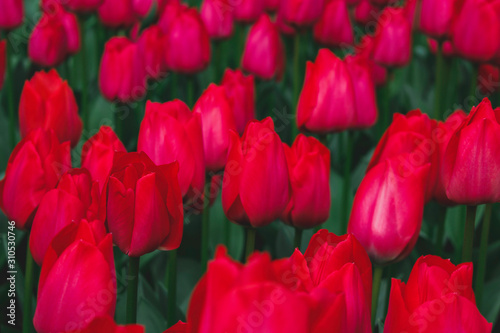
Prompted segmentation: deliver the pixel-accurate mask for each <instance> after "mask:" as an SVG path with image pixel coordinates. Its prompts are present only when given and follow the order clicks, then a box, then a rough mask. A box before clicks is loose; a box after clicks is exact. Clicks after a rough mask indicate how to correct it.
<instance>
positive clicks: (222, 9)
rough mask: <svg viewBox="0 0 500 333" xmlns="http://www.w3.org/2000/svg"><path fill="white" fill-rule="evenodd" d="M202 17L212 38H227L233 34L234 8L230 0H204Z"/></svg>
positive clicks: (201, 11)
mask: <svg viewBox="0 0 500 333" xmlns="http://www.w3.org/2000/svg"><path fill="white" fill-rule="evenodd" d="M200 15H201V19H202V20H203V23H204V24H205V27H206V28H207V31H208V34H209V35H210V38H212V39H226V38H229V37H231V35H232V34H233V26H234V18H233V8H232V6H231V3H230V2H229V0H222V1H221V0H204V1H203V3H202V5H201V10H200Z"/></svg>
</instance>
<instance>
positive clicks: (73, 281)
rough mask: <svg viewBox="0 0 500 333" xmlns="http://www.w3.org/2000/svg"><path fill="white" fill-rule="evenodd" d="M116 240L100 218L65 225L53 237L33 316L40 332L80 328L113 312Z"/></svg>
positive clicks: (114, 301) (43, 267) (39, 284)
mask: <svg viewBox="0 0 500 333" xmlns="http://www.w3.org/2000/svg"><path fill="white" fill-rule="evenodd" d="M111 240H112V238H111V234H106V229H105V228H104V224H103V223H102V222H101V221H93V222H91V223H89V222H87V221H86V220H82V221H80V222H78V223H72V224H70V225H68V226H66V228H64V229H63V230H61V231H60V232H59V233H58V234H57V236H56V237H54V239H53V240H52V242H51V244H50V247H49V249H48V250H47V254H46V256H45V259H44V261H43V265H42V270H41V272H40V280H39V283H38V297H37V307H36V311H35V316H34V318H33V324H34V326H35V329H36V331H37V332H40V333H49V332H73V331H78V332H79V331H81V330H82V329H83V328H85V327H86V326H87V325H88V324H89V323H90V322H92V320H93V319H94V318H95V317H99V316H110V317H113V316H114V313H115V306H116V272H115V263H114V259H113V243H112V241H111ZM96 301H97V302H98V304H97V305H96ZM108 332H110V331H108Z"/></svg>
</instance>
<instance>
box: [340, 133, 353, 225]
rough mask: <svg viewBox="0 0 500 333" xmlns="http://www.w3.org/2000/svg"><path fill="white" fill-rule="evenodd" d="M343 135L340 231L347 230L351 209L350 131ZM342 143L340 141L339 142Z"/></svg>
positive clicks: (351, 144) (351, 138)
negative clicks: (343, 152)
mask: <svg viewBox="0 0 500 333" xmlns="http://www.w3.org/2000/svg"><path fill="white" fill-rule="evenodd" d="M343 135H344V147H343V148H344V151H345V154H344V186H343V192H342V216H341V221H342V222H341V223H342V232H343V233H345V232H347V224H348V223H349V213H350V211H351V202H350V195H351V166H352V153H353V151H352V150H353V137H352V133H350V132H349V131H345V132H344V133H343ZM341 144H342V142H341Z"/></svg>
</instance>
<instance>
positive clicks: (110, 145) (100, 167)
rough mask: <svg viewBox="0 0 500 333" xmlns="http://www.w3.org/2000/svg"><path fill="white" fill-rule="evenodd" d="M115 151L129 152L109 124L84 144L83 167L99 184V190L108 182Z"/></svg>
mask: <svg viewBox="0 0 500 333" xmlns="http://www.w3.org/2000/svg"><path fill="white" fill-rule="evenodd" d="M115 152H127V150H126V149H125V147H124V146H123V143H122V142H121V141H120V139H119V138H118V137H117V136H116V134H115V132H113V129H112V128H111V127H109V126H101V128H100V129H99V132H97V133H96V134H94V136H92V137H91V138H90V139H88V140H87V142H85V143H84V144H83V146H82V161H81V165H82V168H85V169H87V170H88V171H89V172H90V175H91V176H92V180H93V181H96V182H97V183H98V184H99V192H101V191H102V189H103V187H104V184H105V183H106V181H107V179H108V176H109V172H110V171H111V167H112V166H113V156H114V154H115Z"/></svg>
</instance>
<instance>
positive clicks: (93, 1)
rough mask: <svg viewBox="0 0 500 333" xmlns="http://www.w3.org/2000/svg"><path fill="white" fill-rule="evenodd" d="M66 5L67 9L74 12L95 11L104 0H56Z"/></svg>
mask: <svg viewBox="0 0 500 333" xmlns="http://www.w3.org/2000/svg"><path fill="white" fill-rule="evenodd" d="M56 1H59V3H61V4H62V5H64V6H65V7H66V8H67V9H69V10H71V11H74V12H81V13H87V12H93V11H96V10H97V9H98V8H99V6H101V5H102V4H103V1H104V0H56Z"/></svg>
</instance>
